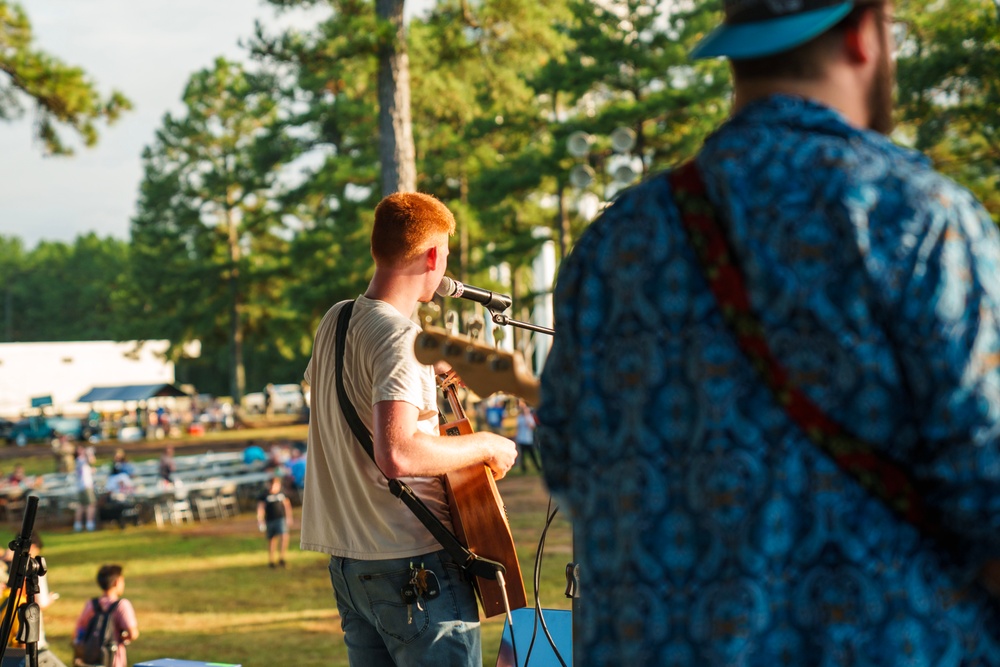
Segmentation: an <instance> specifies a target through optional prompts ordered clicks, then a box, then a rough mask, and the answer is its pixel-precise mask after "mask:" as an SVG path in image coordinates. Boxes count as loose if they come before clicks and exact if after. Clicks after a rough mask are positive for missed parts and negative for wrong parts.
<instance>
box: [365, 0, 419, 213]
mask: <svg viewBox="0 0 1000 667" xmlns="http://www.w3.org/2000/svg"><path fill="white" fill-rule="evenodd" d="M403 4H404V0H376V1H375V12H376V14H377V15H378V18H379V21H387V22H389V23H390V24H391V25H392V27H393V37H392V38H391V39H388V40H386V41H384V42H383V43H382V44H381V45H380V46H379V61H378V121H379V123H378V127H379V142H378V143H379V160H380V161H381V163H382V195H383V196H385V195H389V194H392V193H393V192H413V191H414V190H416V188H417V163H416V150H415V149H414V146H413V121H412V120H411V117H410V58H409V56H408V55H407V53H406V29H405V26H404V25H403Z"/></svg>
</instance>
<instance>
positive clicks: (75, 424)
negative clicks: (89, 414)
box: [7, 415, 83, 447]
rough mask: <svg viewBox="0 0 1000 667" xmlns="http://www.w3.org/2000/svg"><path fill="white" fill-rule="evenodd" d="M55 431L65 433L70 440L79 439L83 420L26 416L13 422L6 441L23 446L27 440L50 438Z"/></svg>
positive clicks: (81, 434)
mask: <svg viewBox="0 0 1000 667" xmlns="http://www.w3.org/2000/svg"><path fill="white" fill-rule="evenodd" d="M57 433H58V434H61V435H66V436H68V437H69V438H70V439H71V440H80V439H81V438H82V436H83V420H82V419H76V418H74V417H43V416H41V415H34V416H31V417H26V418H24V419H21V420H20V421H17V422H15V423H14V426H13V427H12V428H11V430H10V435H9V436H8V437H7V442H9V443H11V444H15V445H17V446H18V447H24V446H25V445H26V444H28V443H29V442H34V441H47V440H51V439H52V437H53V436H55V435H56V434H57Z"/></svg>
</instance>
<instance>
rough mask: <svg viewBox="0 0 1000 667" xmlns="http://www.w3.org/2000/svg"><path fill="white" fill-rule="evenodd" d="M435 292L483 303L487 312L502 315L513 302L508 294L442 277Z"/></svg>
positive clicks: (440, 294)
mask: <svg viewBox="0 0 1000 667" xmlns="http://www.w3.org/2000/svg"><path fill="white" fill-rule="evenodd" d="M434 292H435V293H436V294H438V295H439V296H453V297H455V298H456V299H468V300H469V301H475V302H476V303H481V304H483V305H484V306H486V309H487V310H490V311H493V312H495V313H502V312H503V311H505V310H507V309H508V308H510V304H511V303H512V302H513V301H512V299H511V298H510V296H508V295H506V294H497V293H496V292H491V291H489V290H487V289H481V288H479V287H473V286H472V285H466V284H464V283H460V282H458V281H457V280H452V279H451V278H449V277H448V276H442V278H441V284H440V285H438V287H437V289H436V290H434Z"/></svg>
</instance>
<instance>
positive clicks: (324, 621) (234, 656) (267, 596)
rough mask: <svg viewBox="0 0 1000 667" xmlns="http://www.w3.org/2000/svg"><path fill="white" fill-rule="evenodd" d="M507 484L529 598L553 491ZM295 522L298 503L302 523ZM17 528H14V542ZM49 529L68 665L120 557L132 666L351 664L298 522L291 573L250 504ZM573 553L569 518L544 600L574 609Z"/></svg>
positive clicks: (49, 624)
mask: <svg viewBox="0 0 1000 667" xmlns="http://www.w3.org/2000/svg"><path fill="white" fill-rule="evenodd" d="M499 487H500V491H501V493H502V494H503V496H504V501H505V504H506V505H507V513H508V517H509V519H510V522H511V528H512V531H513V532H514V537H515V540H516V542H517V546H518V552H519V557H520V562H521V568H522V573H523V577H524V580H525V584H526V588H527V590H528V597H529V600H531V599H532V598H533V594H534V590H533V586H532V577H533V574H532V571H533V568H534V565H535V552H536V549H537V546H538V542H539V538H540V536H541V532H542V529H543V527H544V523H545V516H546V506H547V501H548V497H547V495H546V493H545V491H544V488H543V485H542V483H541V480H540V478H539V477H538V476H537V475H533V474H529V475H518V474H516V473H514V474H512V475H511V476H509V477H508V478H507V479H504V480H501V482H500V483H499ZM402 511H405V510H402ZM297 519H298V508H296V528H297V527H298V520H297ZM18 526H19V523H18V525H14V524H8V525H7V529H6V537H5V539H6V540H7V541H9V540H10V539H12V538H13V537H14V534H15V532H16V531H17V529H18ZM41 532H42V535H43V538H44V540H45V549H44V551H43V555H44V556H45V558H46V561H47V565H48V568H49V574H48V581H49V588H50V590H52V591H54V592H58V593H59V594H60V596H61V598H60V599H59V600H57V601H56V602H55V603H53V604H52V606H51V607H49V609H47V610H46V611H45V613H44V624H45V631H46V635H47V638H48V641H49V644H50V646H51V648H52V650H53V651H54V652H55V653H56V655H58V656H59V657H60V658H61V659H62V660H63V662H66V663H67V664H72V663H71V649H70V640H71V634H72V629H73V625H74V624H75V621H76V618H77V616H78V614H79V613H80V610H81V609H82V608H83V605H84V604H85V603H86V601H87V600H89V599H90V598H91V597H94V596H96V595H99V593H100V591H99V589H98V587H97V585H96V583H95V576H96V573H97V569H98V567H99V566H100V565H102V564H104V563H111V562H116V563H120V564H122V565H123V566H124V567H125V578H126V591H125V596H126V597H128V598H129V599H130V600H131V601H132V602H133V604H134V605H135V608H136V613H137V615H138V619H139V627H140V632H141V637H140V638H139V639H138V641H136V642H135V643H134V644H133V645H131V646H130V647H129V649H128V657H129V663H130V664H135V663H138V662H142V661H144V660H151V659H156V658H179V659H186V660H201V661H214V662H226V663H239V664H242V665H245V666H247V667H255V666H264V665H275V664H289V665H296V666H299V667H311V666H319V665H324V666H327V667H329V666H337V665H347V656H346V650H345V648H344V643H343V639H342V635H341V632H340V621H339V618H338V615H337V612H336V606H335V604H334V601H333V594H332V592H331V588H330V581H329V577H328V575H327V570H326V562H327V558H326V557H324V556H323V555H321V554H318V553H313V552H303V551H299V549H298V546H297V545H298V530H294V531H293V534H292V547H291V553H290V554H289V556H290V557H289V567H288V568H287V569H285V570H281V569H277V570H273V569H270V568H268V567H267V555H266V551H265V543H264V538H263V536H262V535H261V534H260V533H259V532H257V525H256V520H255V518H254V515H253V512H250V511H247V512H244V513H243V514H242V515H241V516H240V517H237V518H233V519H220V520H212V521H206V522H204V523H197V524H185V525H183V526H175V527H169V528H165V529H162V530H158V529H157V528H156V527H155V526H139V527H137V528H135V527H128V528H126V529H125V530H119V529H118V528H117V527H112V528H107V529H104V530H100V531H97V532H94V533H72V532H68V531H65V530H62V529H59V530H56V529H52V530H49V531H45V530H42V531H41ZM570 559H571V536H570V530H569V527H568V523H567V521H566V520H565V518H563V517H562V516H561V515H559V516H557V517H556V520H555V521H554V522H553V525H552V528H551V529H550V530H549V531H548V535H547V538H546V546H545V550H544V555H543V561H542V574H541V585H540V586H539V596H540V601H541V605H542V606H543V607H546V608H561V609H568V608H569V600H567V599H566V598H565V596H564V590H565V586H566V582H565V575H564V571H565V566H566V563H567V562H568V561H569V560H570ZM501 630H502V618H494V619H490V620H488V621H486V622H484V624H483V653H484V656H483V664H484V665H489V666H492V665H493V664H494V662H495V659H496V653H497V648H498V645H499V639H500V632H501Z"/></svg>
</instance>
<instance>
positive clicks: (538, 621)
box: [511, 496, 567, 667]
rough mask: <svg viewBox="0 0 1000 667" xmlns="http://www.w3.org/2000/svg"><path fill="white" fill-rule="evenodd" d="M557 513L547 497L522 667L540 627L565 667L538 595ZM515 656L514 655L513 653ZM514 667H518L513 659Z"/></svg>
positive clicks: (527, 663)
mask: <svg viewBox="0 0 1000 667" xmlns="http://www.w3.org/2000/svg"><path fill="white" fill-rule="evenodd" d="M558 513H559V508H558V506H557V507H555V508H553V507H552V496H549V503H548V507H546V509H545V514H546V519H545V526H544V527H543V528H542V534H541V536H540V537H539V539H538V548H537V550H536V551H535V568H534V572H533V582H532V583H533V584H534V587H535V596H534V597H535V624H534V627H533V628H532V631H531V642H530V643H529V644H528V654H527V655H526V656H525V660H524V667H528V665H529V661H530V660H531V651H532V649H533V648H534V646H535V639H536V637H537V635H538V626H539V625H541V627H542V632H543V633H544V634H545V637H546V639H548V642H549V646H551V647H552V652H553V653H555V656H556V659H557V660H558V661H559V664H560V665H562V667H567V665H566V661H565V660H564V659H563V656H562V654H561V653H560V652H559V647H558V646H556V641H555V639H554V638H553V637H552V633H551V632H549V627H548V625H547V624H546V622H545V616H544V615H543V614H542V605H541V601H540V599H539V595H538V589H539V587H540V586H541V581H542V554H543V553H544V551H545V538H546V537H547V535H548V532H549V528H550V527H551V526H552V521H553V519H555V517H556V514H558ZM513 637H514V631H513V629H511V638H512V639H513ZM515 656H516V653H515ZM514 664H515V665H518V667H520V664H519V663H518V662H517V659H516V657H515V662H514Z"/></svg>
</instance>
